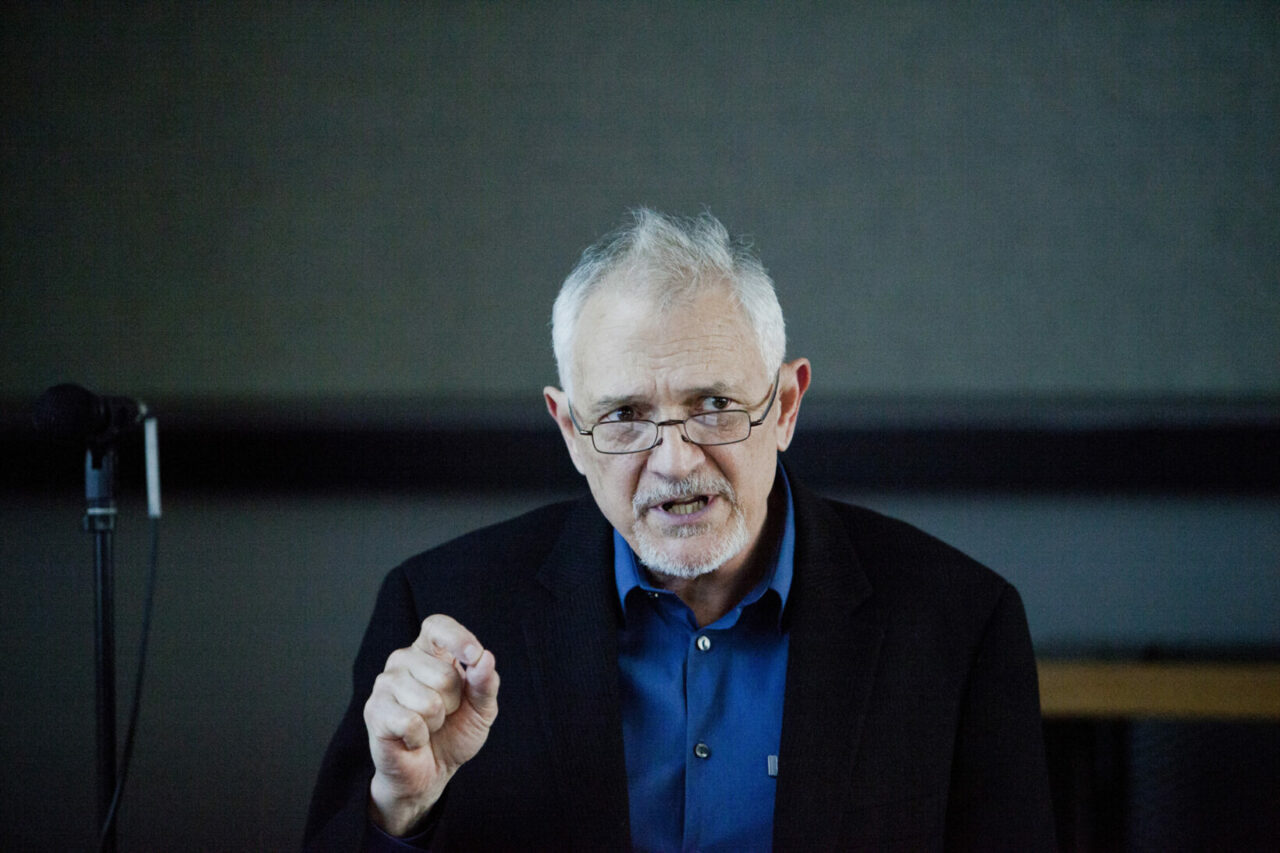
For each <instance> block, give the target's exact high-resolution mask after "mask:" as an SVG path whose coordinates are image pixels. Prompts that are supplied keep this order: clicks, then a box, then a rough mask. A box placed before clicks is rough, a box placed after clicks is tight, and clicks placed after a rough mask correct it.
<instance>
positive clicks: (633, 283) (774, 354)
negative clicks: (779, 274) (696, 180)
mask: <svg viewBox="0 0 1280 853" xmlns="http://www.w3.org/2000/svg"><path fill="white" fill-rule="evenodd" d="M606 281H608V282H609V284H610V285H611V286H614V287H619V288H622V287H629V288H634V289H636V290H638V291H640V292H642V293H644V294H645V295H646V296H649V297H650V298H652V299H653V300H654V302H655V304H656V305H657V306H658V307H659V308H660V309H663V310H665V309H667V308H670V307H671V306H672V305H674V304H677V303H679V302H680V301H682V300H688V299H691V298H693V297H694V296H696V295H697V294H698V293H700V292H701V291H703V290H705V289H708V288H711V287H719V286H726V285H727V286H728V288H729V292H730V293H731V294H732V295H733V297H734V299H735V300H736V301H737V303H738V305H739V306H741V307H742V310H743V312H744V313H745V314H746V317H747V321H748V322H749V323H750V324H751V328H752V329H753V330H754V331H755V337H756V342H757V345H758V347H759V349H760V356H761V357H762V358H763V359H764V363H765V367H767V368H768V370H769V373H770V374H772V373H773V372H774V371H776V370H777V369H778V368H779V367H780V366H781V365H782V359H783V357H784V356H785V355H786V349H787V332H786V326H785V324H784V322H783V319H782V307H781V306H780V305H779V304H778V296H777V294H776V293H774V290H773V280H772V279H771V278H769V273H768V272H766V271H765V268H764V266H763V265H762V264H761V263H760V260H759V259H758V258H757V257H756V256H755V254H754V253H753V252H752V251H751V245H750V243H748V242H747V241H746V240H744V239H742V238H736V239H735V238H731V237H730V236H729V232H728V231H727V230H725V227H724V225H722V224H721V223H720V220H718V219H716V218H715V217H714V216H712V215H711V214H710V213H705V212H704V213H702V214H700V215H698V216H696V217H692V218H685V217H676V216H668V215H666V214H663V213H658V212H657V211H654V210H649V209H648V208H643V207H642V208H638V209H636V210H633V211H631V212H630V215H629V219H628V221H626V222H624V223H623V225H622V226H621V227H619V228H618V229H616V230H614V231H612V232H610V233H609V234H606V235H605V236H604V237H602V238H601V239H600V240H599V241H597V242H596V243H595V244H594V245H592V246H590V247H588V248H587V249H586V250H585V251H584V252H583V253H582V257H581V258H580V259H579V260H578V264H577V266H575V267H574V268H573V271H572V272H570V273H569V275H568V277H567V278H565V280H564V284H563V285H561V286H560V294H559V295H558V296H557V297H556V301H555V305H554V307H553V308H552V310H551V345H552V347H553V348H554V350H555V357H556V369H557V370H558V371H559V375H560V387H561V388H563V389H564V391H565V393H566V394H568V395H569V396H570V397H572V396H573V389H572V382H573V376H572V373H573V346H574V341H575V340H576V339H577V325H578V318H579V316H581V314H582V308H583V306H584V305H585V304H586V302H587V300H588V299H589V298H590V297H591V296H592V295H593V294H595V293H597V292H599V291H600V289H601V287H602V285H604V284H605V282H606Z"/></svg>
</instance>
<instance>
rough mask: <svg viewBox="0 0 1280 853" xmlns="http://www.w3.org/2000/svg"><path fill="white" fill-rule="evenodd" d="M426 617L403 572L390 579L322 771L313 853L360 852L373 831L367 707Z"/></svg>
mask: <svg viewBox="0 0 1280 853" xmlns="http://www.w3.org/2000/svg"><path fill="white" fill-rule="evenodd" d="M420 621H421V617H419V615H418V613H417V612H416V608H415V607H414V604H413V596H412V594H411V593H410V590H409V584H408V581H407V579H406V578H405V575H404V572H403V571H402V570H401V569H396V570H394V571H392V572H391V573H390V574H388V575H387V577H386V579H385V580H384V581H383V583H382V588H381V590H380V591H379V592H378V600H377V604H376V605H375V606H374V611H373V618H372V619H370V621H369V627H368V628H367V629H366V630H365V635H364V640H363V641H362V642H361V644H360V651H359V653H358V654H357V655H356V661H355V665H354V667H353V668H352V694H351V702H350V704H349V705H348V706H347V710H346V713H345V714H344V715H343V717H342V722H341V723H340V724H339V726H338V730H337V732H336V733H335V734H334V736H333V739H332V741H330V743H329V748H328V750H327V751H326V752H325V756H324V760H323V761H322V762H321V765H320V775H319V778H318V780H317V781H316V786H315V790H314V792H313V793H312V795H311V808H310V810H309V812H308V814H307V826H306V833H305V835H304V841H303V847H304V849H306V850H309V851H321V850H360V849H362V848H363V847H364V843H365V833H366V831H367V829H368V825H369V824H368V801H369V780H370V779H372V778H373V759H372V758H371V757H370V756H369V739H368V734H367V732H366V730H365V725H364V703H365V701H366V700H367V699H368V698H369V694H370V693H371V692H372V690H373V682H374V679H376V678H377V677H378V674H379V673H380V672H382V669H383V667H384V666H386V662H387V657H388V656H389V655H390V654H391V653H392V652H393V651H395V650H396V649H398V648H402V647H404V646H407V645H409V644H410V643H412V642H413V639H414V637H416V636H417V634H418V630H419V624H420Z"/></svg>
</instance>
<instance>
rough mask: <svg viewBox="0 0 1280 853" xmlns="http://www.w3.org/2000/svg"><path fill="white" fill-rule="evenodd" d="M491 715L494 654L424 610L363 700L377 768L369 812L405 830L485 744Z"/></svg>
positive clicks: (494, 711)
mask: <svg viewBox="0 0 1280 853" xmlns="http://www.w3.org/2000/svg"><path fill="white" fill-rule="evenodd" d="M497 716H498V671H497V662H496V661H495V660H494V657H493V653H492V652H490V651H488V650H486V649H485V648H484V647H483V646H481V645H480V642H479V641H478V640H477V639H476V638H475V636H474V635H473V634H472V633H471V632H470V631H468V630H467V629H466V628H464V627H462V626H461V625H459V624H458V623H457V622H456V621H454V620H453V619H451V618H449V617H448V616H441V615H439V614H437V615H435V616H428V617H427V618H426V619H425V620H423V622H422V630H421V632H419V634H418V638H417V639H416V640H414V641H413V645H411V646H409V647H408V648H404V649H397V650H396V651H394V652H392V653H391V656H390V657H388V658H387V665H386V667H385V668H384V669H383V671H382V674H381V675H379V676H378V678H377V680H376V681H375V682H374V684H373V693H372V694H371V695H370V696H369V701H368V702H366V703H365V705H364V722H365V727H366V728H367V729H368V730H369V752H370V753H371V754H372V756H373V766H374V769H375V772H374V775H373V781H372V782H371V783H370V786H369V806H370V808H369V816H370V818H371V819H372V820H373V821H374V822H375V823H376V824H378V826H380V827H382V828H383V829H384V830H386V831H387V832H389V833H390V834H392V835H407V834H409V832H410V831H412V830H413V828H414V826H416V825H417V824H418V823H419V822H420V821H421V820H422V819H423V818H424V817H425V816H426V814H427V812H428V811H429V810H430V809H431V807H432V806H433V805H435V803H436V801H437V800H439V799H440V795H441V794H442V793H443V792H444V788H445V785H446V784H448V782H449V780H450V779H452V778H453V774H454V773H455V772H457V770H458V768H459V767H461V766H462V765H463V764H465V763H466V762H467V761H470V760H471V759H472V758H473V757H475V755H476V753H478V752H479V751H480V748H481V747H482V746H484V742H485V740H486V739H487V738H488V737H489V727H490V726H492V725H493V721H494V719H495V718H496V717H497Z"/></svg>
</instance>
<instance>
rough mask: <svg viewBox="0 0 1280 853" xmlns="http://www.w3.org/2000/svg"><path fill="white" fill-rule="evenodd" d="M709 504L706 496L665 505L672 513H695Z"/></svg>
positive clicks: (664, 507)
mask: <svg viewBox="0 0 1280 853" xmlns="http://www.w3.org/2000/svg"><path fill="white" fill-rule="evenodd" d="M706 505H707V499H706V498H695V499H694V500H691V501H687V502H684V503H669V504H666V505H664V506H663V509H665V510H666V511H667V512H669V513H671V514H672V515H693V514H694V513H695V512H697V511H698V510H700V509H702V508H703V507H704V506H706Z"/></svg>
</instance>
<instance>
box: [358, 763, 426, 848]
mask: <svg viewBox="0 0 1280 853" xmlns="http://www.w3.org/2000/svg"><path fill="white" fill-rule="evenodd" d="M439 799H440V792H439V791H428V792H424V793H420V794H415V795H412V796H407V797H406V796H401V795H399V794H397V793H396V791H395V790H394V786H393V785H392V783H391V782H390V781H389V780H388V779H387V778H386V777H385V776H383V775H382V774H381V773H375V774H374V776H373V779H372V781H370V783H369V820H370V821H371V822H372V823H373V824H374V825H375V826H377V827H378V828H379V829H381V830H382V831H383V832H385V833H387V834H388V835H392V836H397V837H403V836H407V835H413V834H414V833H415V832H417V831H418V828H419V827H420V826H421V825H422V824H423V823H424V822H425V821H426V820H427V818H428V816H429V815H430V813H431V809H432V807H433V806H435V804H436V803H437V802H438V801H439Z"/></svg>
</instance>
